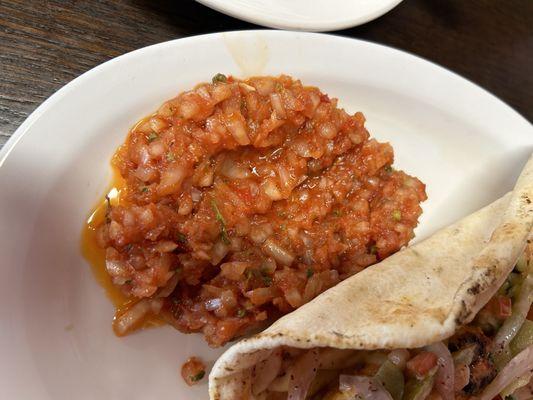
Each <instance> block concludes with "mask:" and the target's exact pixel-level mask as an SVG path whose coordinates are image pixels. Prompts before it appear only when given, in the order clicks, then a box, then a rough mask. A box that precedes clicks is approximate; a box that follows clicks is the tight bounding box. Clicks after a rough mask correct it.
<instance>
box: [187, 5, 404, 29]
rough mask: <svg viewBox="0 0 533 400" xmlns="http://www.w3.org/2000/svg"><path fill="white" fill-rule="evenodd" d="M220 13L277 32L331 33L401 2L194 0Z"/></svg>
mask: <svg viewBox="0 0 533 400" xmlns="http://www.w3.org/2000/svg"><path fill="white" fill-rule="evenodd" d="M196 1H198V2H199V3H202V4H204V5H206V6H208V7H211V8H213V9H215V10H217V11H220V12H222V13H224V14H228V15H231V16H232V17H235V18H239V19H242V20H245V21H248V22H252V23H254V24H259V25H263V26H269V27H271V28H278V29H294V30H304V31H315V32H324V31H334V30H338V29H345V28H350V27H352V26H357V25H361V24H364V23H365V22H368V21H372V20H373V19H375V18H378V17H380V16H382V15H383V14H385V13H386V12H388V11H390V10H391V9H393V8H394V7H395V6H396V5H398V4H399V3H400V2H401V1H402V0H196Z"/></svg>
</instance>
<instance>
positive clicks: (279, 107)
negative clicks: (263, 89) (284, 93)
mask: <svg viewBox="0 0 533 400" xmlns="http://www.w3.org/2000/svg"><path fill="white" fill-rule="evenodd" d="M270 103H271V104H272V108H273V109H274V111H275V112H276V116H277V117H280V118H281V119H285V118H286V117H287V113H286V112H285V108H283V104H282V102H281V97H280V95H279V93H272V94H270Z"/></svg>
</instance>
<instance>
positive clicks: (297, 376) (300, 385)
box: [287, 349, 319, 400]
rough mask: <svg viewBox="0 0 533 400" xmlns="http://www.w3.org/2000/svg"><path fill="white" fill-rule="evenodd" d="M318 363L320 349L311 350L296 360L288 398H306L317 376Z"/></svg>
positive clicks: (291, 399) (290, 379) (288, 399)
mask: <svg viewBox="0 0 533 400" xmlns="http://www.w3.org/2000/svg"><path fill="white" fill-rule="evenodd" d="M318 364H319V357H318V349H312V350H309V351H307V352H306V353H304V354H303V355H302V356H300V357H299V358H298V359H297V360H296V362H295V363H294V365H293V367H292V371H291V374H290V378H289V395H288V397H287V400H305V397H306V396H307V391H308V390H309V387H310V386H311V382H312V381H313V379H314V378H315V376H316V372H317V369H318Z"/></svg>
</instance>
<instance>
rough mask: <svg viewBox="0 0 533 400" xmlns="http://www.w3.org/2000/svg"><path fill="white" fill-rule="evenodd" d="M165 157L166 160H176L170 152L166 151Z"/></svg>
mask: <svg viewBox="0 0 533 400" xmlns="http://www.w3.org/2000/svg"><path fill="white" fill-rule="evenodd" d="M166 159H167V161H168V162H172V161H176V156H175V155H174V153H172V152H170V151H169V152H168V153H167V155H166Z"/></svg>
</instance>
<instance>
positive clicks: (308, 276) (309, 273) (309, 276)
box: [305, 268, 315, 279]
mask: <svg viewBox="0 0 533 400" xmlns="http://www.w3.org/2000/svg"><path fill="white" fill-rule="evenodd" d="M305 273H306V275H307V279H309V278H311V277H312V276H313V275H314V273H315V271H313V270H312V269H311V268H307V271H306V272H305Z"/></svg>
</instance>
